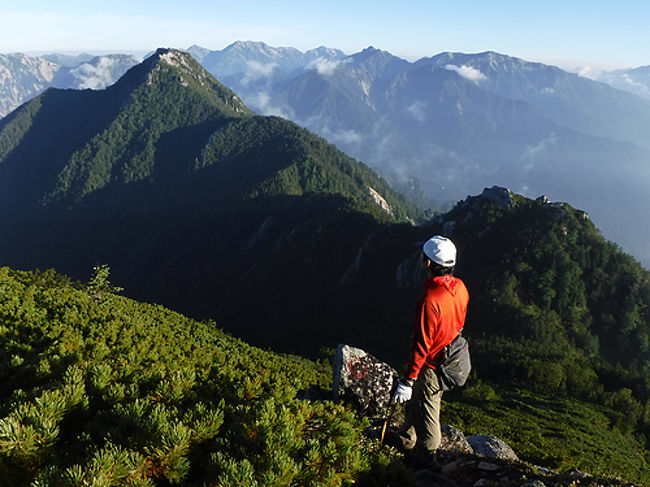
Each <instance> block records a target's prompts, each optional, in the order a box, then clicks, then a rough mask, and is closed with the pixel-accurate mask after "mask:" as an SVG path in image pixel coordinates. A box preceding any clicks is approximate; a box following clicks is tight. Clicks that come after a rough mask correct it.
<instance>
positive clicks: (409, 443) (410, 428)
mask: <svg viewBox="0 0 650 487" xmlns="http://www.w3.org/2000/svg"><path fill="white" fill-rule="evenodd" d="M413 408H414V401H413V400H411V401H409V402H408V404H407V405H406V420H405V421H404V424H403V425H402V427H401V428H400V430H399V438H400V441H401V442H402V448H404V450H412V449H413V448H414V447H415V443H416V442H417V439H418V435H417V432H416V431H415V425H414V421H413V418H414V417H415V416H416V415H417V411H414V410H413Z"/></svg>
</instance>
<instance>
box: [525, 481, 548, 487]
mask: <svg viewBox="0 0 650 487" xmlns="http://www.w3.org/2000/svg"><path fill="white" fill-rule="evenodd" d="M519 487H546V484H545V483H544V482H542V481H541V480H537V479H535V480H533V481H531V482H526V483H525V484H521V485H520V486H519Z"/></svg>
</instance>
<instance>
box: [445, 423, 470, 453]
mask: <svg viewBox="0 0 650 487" xmlns="http://www.w3.org/2000/svg"><path fill="white" fill-rule="evenodd" d="M440 431H441V432H442V439H441V442H440V449H442V450H455V451H460V452H463V453H473V451H474V450H473V449H472V447H471V445H470V444H469V443H468V442H467V439H466V438H465V435H464V434H463V432H462V431H461V430H459V429H458V428H455V427H454V426H452V425H450V424H443V425H442V426H441V427H440Z"/></svg>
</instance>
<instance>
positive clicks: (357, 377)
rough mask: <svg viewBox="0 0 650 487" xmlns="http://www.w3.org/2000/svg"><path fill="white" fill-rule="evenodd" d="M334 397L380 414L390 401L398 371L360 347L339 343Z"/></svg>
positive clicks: (334, 367) (366, 412) (334, 373)
mask: <svg viewBox="0 0 650 487" xmlns="http://www.w3.org/2000/svg"><path fill="white" fill-rule="evenodd" d="M333 375H334V380H333V384H332V393H333V395H334V398H335V400H344V401H348V402H351V403H353V404H355V405H356V406H357V407H358V408H359V410H360V411H362V412H363V414H364V415H366V416H371V417H372V416H382V415H384V414H385V413H386V411H387V409H388V406H389V405H390V399H391V394H392V391H393V389H394V388H395V384H396V383H397V381H398V379H399V375H398V374H397V371H396V370H395V369H393V368H392V367H391V366H390V365H388V364H386V363H384V362H381V361H379V360H377V359H376V358H375V357H373V356H372V355H370V354H369V353H366V352H365V351H363V350H361V349H360V348H354V347H350V346H348V345H343V344H341V345H339V347H338V350H337V352H336V357H335V359H334V365H333Z"/></svg>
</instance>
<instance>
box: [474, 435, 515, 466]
mask: <svg viewBox="0 0 650 487" xmlns="http://www.w3.org/2000/svg"><path fill="white" fill-rule="evenodd" d="M467 442H468V443H469V444H470V445H471V447H472V449H473V450H474V453H476V454H477V455H483V456H486V457H489V458H501V459H504V460H519V459H518V458H517V454H516V453H515V451H514V450H513V449H512V448H511V447H510V445H508V444H507V443H506V442H505V441H503V440H502V439H500V438H497V437H496V436H493V435H476V436H470V437H469V438H467Z"/></svg>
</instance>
